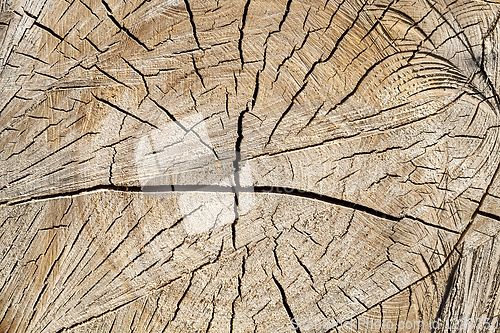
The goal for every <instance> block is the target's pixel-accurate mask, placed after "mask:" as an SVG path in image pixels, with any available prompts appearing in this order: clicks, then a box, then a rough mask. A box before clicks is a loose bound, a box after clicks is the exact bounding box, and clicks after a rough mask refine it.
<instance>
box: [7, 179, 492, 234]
mask: <svg viewBox="0 0 500 333" xmlns="http://www.w3.org/2000/svg"><path fill="white" fill-rule="evenodd" d="M102 190H108V191H115V192H135V193H144V194H147V193H173V192H205V193H217V192H227V193H236V194H237V195H238V194H239V193H274V194H282V195H290V196H295V197H300V198H307V199H313V200H318V201H321V202H325V203H329V204H333V205H336V206H341V207H345V208H351V209H354V210H357V211H360V212H363V213H366V214H369V215H372V216H376V217H379V218H382V219H385V220H389V221H394V222H399V221H401V220H403V219H405V218H407V219H410V220H413V221H417V222H420V223H422V224H424V225H426V226H429V227H433V228H437V229H440V230H443V231H446V232H451V233H454V234H460V232H458V231H456V230H453V229H448V228H446V227H443V226H440V225H436V224H432V223H429V222H426V221H424V220H422V219H420V218H416V217H412V216H409V215H404V216H400V217H398V216H393V215H389V214H386V213H383V212H381V211H378V210H376V209H373V208H371V207H368V206H364V205H360V204H357V203H354V202H350V201H347V200H342V199H337V198H334V197H329V196H326V195H323V194H319V193H315V192H310V191H304V190H300V189H295V188H289V187H278V186H254V187H241V186H234V187H232V186H219V185H155V186H142V187H141V186H117V185H98V186H94V187H90V188H86V189H80V190H76V191H72V192H64V193H54V194H47V195H42V196H37V197H31V198H26V199H22V200H17V201H12V200H11V201H8V200H6V201H1V202H0V204H7V205H18V204H22V203H27V202H32V201H38V200H50V199H58V198H65V197H71V196H75V195H80V194H88V193H92V192H97V191H102ZM482 214H483V215H485V214H487V213H482ZM485 216H486V215H485Z"/></svg>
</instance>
